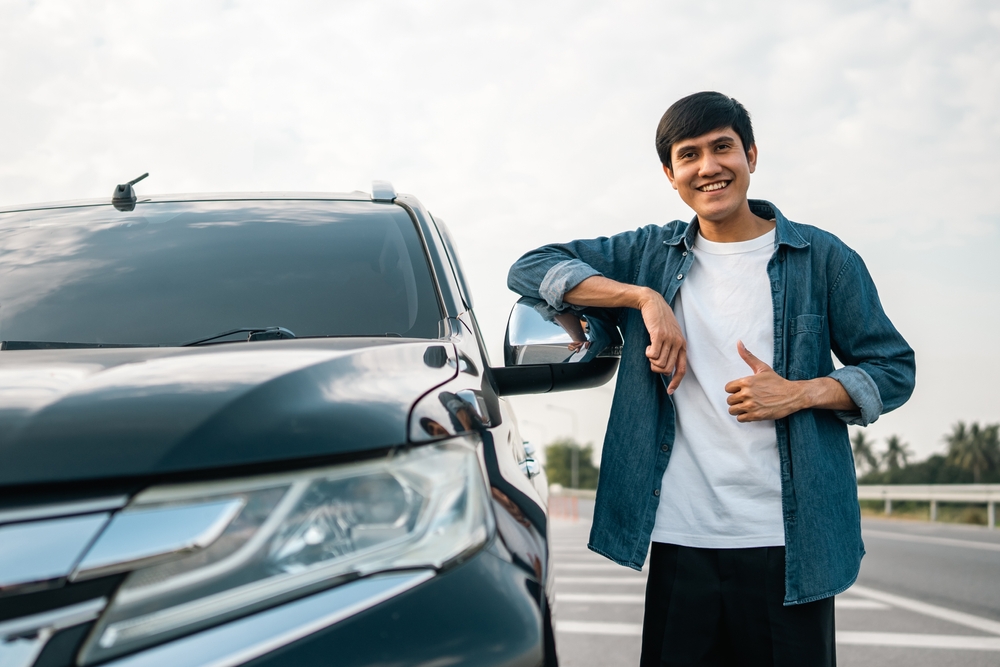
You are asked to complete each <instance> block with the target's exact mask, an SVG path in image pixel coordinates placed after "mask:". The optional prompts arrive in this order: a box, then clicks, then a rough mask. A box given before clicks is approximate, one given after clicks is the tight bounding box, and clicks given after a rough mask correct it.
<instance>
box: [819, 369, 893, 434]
mask: <svg viewBox="0 0 1000 667" xmlns="http://www.w3.org/2000/svg"><path fill="white" fill-rule="evenodd" d="M829 377H832V378H833V379H834V380H836V381H837V382H839V383H840V384H841V385H843V387H844V390H845V391H846V392H847V395H848V396H850V397H851V400H852V401H854V404H855V405H856V406H858V409H857V410H834V414H836V415H837V417H838V418H839V419H841V420H842V421H844V422H846V423H847V424H849V425H851V426H867V425H868V424H871V423H872V422H873V421H875V420H876V419H878V417H879V415H881V414H882V396H881V394H880V393H879V390H878V385H877V384H875V380H873V379H872V376H870V375H868V373H866V372H865V371H864V369H862V368H859V367H858V366H845V367H843V368H838V369H837V370H835V371H833V372H832V373H830V375H829Z"/></svg>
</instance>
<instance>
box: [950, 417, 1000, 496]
mask: <svg viewBox="0 0 1000 667" xmlns="http://www.w3.org/2000/svg"><path fill="white" fill-rule="evenodd" d="M998 431H1000V424H992V425H987V426H984V427H980V426H979V423H978V422H973V423H972V424H970V425H969V427H968V428H966V427H965V422H961V421H960V422H958V423H957V424H955V425H954V426H953V427H952V431H951V433H949V434H948V435H946V436H945V438H944V439H945V442H946V443H948V457H947V460H948V463H950V464H951V465H954V466H957V467H959V468H962V469H963V470H969V471H971V472H972V481H973V482H974V483H976V484H979V483H980V480H981V479H982V474H983V473H984V472H986V471H990V470H994V469H995V468H997V467H998V466H1000V442H998Z"/></svg>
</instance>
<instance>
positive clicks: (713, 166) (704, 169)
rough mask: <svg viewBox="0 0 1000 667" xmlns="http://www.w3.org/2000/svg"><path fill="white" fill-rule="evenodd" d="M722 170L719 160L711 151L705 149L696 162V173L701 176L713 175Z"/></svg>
mask: <svg viewBox="0 0 1000 667" xmlns="http://www.w3.org/2000/svg"><path fill="white" fill-rule="evenodd" d="M721 171H722V167H721V166H720V165H719V161H718V160H716V159H715V155H714V154H713V153H712V151H705V153H704V154H702V157H701V160H700V161H699V163H698V175H699V176H701V177H702V178H705V177H708V176H715V175H716V174H718V173H719V172H721Z"/></svg>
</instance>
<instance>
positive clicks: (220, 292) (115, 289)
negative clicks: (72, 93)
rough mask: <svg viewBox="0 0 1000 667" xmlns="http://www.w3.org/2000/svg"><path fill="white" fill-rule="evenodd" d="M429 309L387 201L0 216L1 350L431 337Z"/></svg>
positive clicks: (405, 235)
mask: <svg viewBox="0 0 1000 667" xmlns="http://www.w3.org/2000/svg"><path fill="white" fill-rule="evenodd" d="M440 319H441V312H440V308H439V306H438V300H437V297H436V292H435V289H434V285H433V283H432V281H431V276H430V272H429V269H428V266H427V260H426V258H425V255H424V252H423V247H422V245H421V243H420V239H419V237H418V235H417V231H416V229H415V227H414V224H413V222H412V220H411V219H410V217H409V216H408V215H407V214H406V212H405V211H404V210H403V209H401V208H400V207H398V206H392V205H385V204H373V203H370V202H353V201H226V202H184V203H172V202H167V203H140V204H138V205H137V206H136V208H135V210H134V211H131V212H127V213H125V212H119V211H116V210H114V209H113V208H111V207H110V206H91V207H78V208H67V209H57V210H41V211H25V212H18V213H3V214H0V341H5V342H7V343H8V345H7V346H6V347H7V348H8V349H17V348H18V345H17V344H15V342H17V341H20V342H22V343H23V342H26V341H27V342H53V343H78V344H86V345H95V344H107V345H180V344H183V343H185V342H191V341H197V340H201V339H205V338H208V337H212V336H216V335H217V334H220V333H222V332H226V331H231V330H234V329H244V330H245V329H247V328H270V327H281V328H283V329H284V330H286V331H289V332H292V333H294V335H295V336H297V337H303V336H386V335H389V336H406V337H418V338H434V337H436V336H437V335H438V333H437V332H438V321H439V320H440ZM247 336H248V334H247V333H243V334H242V340H247ZM219 340H220V341H225V340H227V339H225V338H223V339H219ZM228 340H233V339H228ZM22 349H23V346H22Z"/></svg>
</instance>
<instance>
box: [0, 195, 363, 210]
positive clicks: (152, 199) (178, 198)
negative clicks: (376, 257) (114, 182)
mask: <svg viewBox="0 0 1000 667" xmlns="http://www.w3.org/2000/svg"><path fill="white" fill-rule="evenodd" d="M255 200H257V201H266V200H271V201H275V200H278V201H280V200H300V201H373V199H372V195H371V194H369V193H367V192H362V191H360V190H355V191H354V192H208V193H206V192H199V193H181V194H166V195H143V196H142V197H139V198H138V200H137V203H139V204H144V203H157V202H198V201H255ZM85 206H111V198H110V197H108V198H105V199H76V200H70V201H57V202H45V203H38V204H21V205H15V206H0V213H17V212H19V211H44V210H47V209H58V208H78V207H85Z"/></svg>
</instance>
